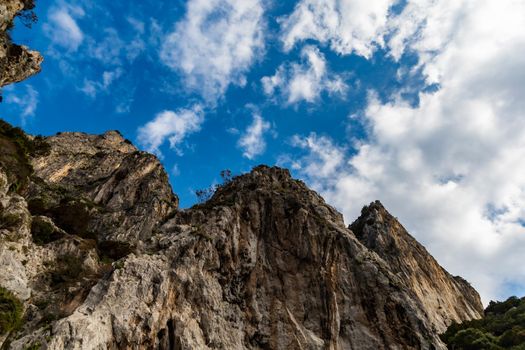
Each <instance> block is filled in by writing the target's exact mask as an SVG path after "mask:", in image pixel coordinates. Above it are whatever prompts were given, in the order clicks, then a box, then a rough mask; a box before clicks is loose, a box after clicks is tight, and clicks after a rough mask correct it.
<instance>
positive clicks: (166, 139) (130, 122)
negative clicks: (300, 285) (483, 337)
mask: <svg viewBox="0 0 525 350" xmlns="http://www.w3.org/2000/svg"><path fill="white" fill-rule="evenodd" d="M36 12H37V15H38V17H39V21H38V23H36V24H35V25H34V26H33V28H32V29H27V28H25V27H23V26H22V25H18V26H17V27H16V29H15V31H14V33H13V37H14V39H15V41H17V42H19V43H22V44H25V45H27V46H29V47H31V48H33V49H36V50H38V51H40V52H42V53H43V55H44V57H45V61H44V63H43V65H42V72H41V73H40V74H39V75H37V76H35V77H32V78H30V79H28V80H27V81H25V82H22V83H19V84H16V85H14V86H11V87H8V88H6V89H5V90H4V95H5V103H3V104H2V105H1V106H0V108H1V110H2V116H3V117H4V118H5V119H7V120H8V121H9V122H11V123H13V124H16V125H19V126H22V127H24V128H25V129H26V130H27V131H28V132H30V133H32V134H43V135H51V134H54V133H56V132H58V131H84V132H88V133H102V132H104V131H105V130H108V129H118V130H120V131H121V132H122V134H123V135H124V136H125V137H126V138H128V139H130V140H131V141H133V142H134V143H135V144H136V145H137V146H138V147H140V148H141V149H143V150H147V151H150V152H154V153H156V154H157V155H158V156H159V157H160V158H161V160H162V162H163V164H164V165H165V167H166V170H167V171H168V173H169V175H170V179H171V182H172V184H173V188H174V192H175V193H177V195H178V196H179V197H180V200H181V206H182V207H189V206H191V205H192V204H193V203H195V201H196V197H195V195H194V190H195V189H199V188H204V187H208V186H209V185H211V184H213V183H216V182H218V181H220V177H219V173H220V171H221V170H223V169H231V170H232V172H233V173H234V174H237V173H242V172H246V171H249V170H250V169H251V168H252V167H253V166H255V165H257V164H261V163H265V164H271V165H272V164H277V165H281V166H285V167H288V168H290V169H291V170H292V173H293V174H294V176H296V177H298V178H301V179H303V180H305V181H306V182H307V183H308V184H309V185H310V186H311V187H313V188H314V189H316V190H317V191H319V192H320V193H321V194H322V195H323V196H324V197H325V198H326V199H327V201H328V202H329V203H330V204H332V205H334V206H336V207H337V208H338V209H339V210H340V211H342V212H343V214H344V216H345V220H346V221H347V223H350V222H351V221H352V220H353V219H354V218H356V217H357V215H358V213H359V210H360V209H361V207H362V206H363V205H364V204H367V203H369V202H370V201H372V200H375V199H380V200H381V201H382V202H383V203H384V204H385V205H386V207H387V208H388V209H389V210H390V211H391V212H392V213H393V215H395V216H397V217H398V218H399V219H400V220H401V222H402V223H403V224H404V225H405V226H406V227H407V228H408V229H409V231H410V232H411V233H413V235H414V236H416V238H417V239H418V240H420V241H421V242H422V243H424V244H425V246H426V247H427V248H428V249H429V250H430V252H431V253H432V254H433V255H434V256H435V257H436V258H437V259H438V261H439V262H440V263H442V264H443V265H444V266H445V267H446V268H447V269H448V270H449V271H450V272H452V273H453V274H460V275H462V276H464V277H466V278H467V279H468V280H469V281H471V282H472V283H473V284H474V286H475V287H476V288H477V289H478V290H479V291H480V292H481V294H482V296H483V298H484V300H485V301H488V300H490V299H493V298H500V299H501V298H503V297H506V296H508V295H509V294H516V293H517V294H525V270H524V268H523V267H522V263H521V260H522V259H521V258H522V251H523V248H525V236H524V235H525V227H524V226H523V222H524V218H525V178H523V176H520V174H523V172H524V171H525V165H524V163H525V162H524V160H525V131H524V130H525V118H524V111H525V108H524V102H523V101H524V99H523V96H524V95H525V94H524V93H525V90H524V89H525V88H524V86H525V84H524V83H525V73H524V72H525V49H524V48H525V34H524V33H523V31H522V30H521V27H522V23H525V18H523V17H525V2H524V1H509V2H505V3H502V4H498V3H496V2H495V1H490V0H482V1H469V0H460V1H455V2H454V3H451V2H449V1H445V0H438V1H430V0H417V1H416V0H405V1H396V0H374V1H365V0H296V1H285V2H282V1H281V2H278V1H271V0H267V1H263V0H188V1H176V2H167V1H164V2H163V1H112V2H107V1H101V0H81V1H77V2H75V4H71V3H68V2H65V1H58V0H53V1H38V2H37V10H36Z"/></svg>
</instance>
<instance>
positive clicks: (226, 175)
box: [195, 169, 235, 205]
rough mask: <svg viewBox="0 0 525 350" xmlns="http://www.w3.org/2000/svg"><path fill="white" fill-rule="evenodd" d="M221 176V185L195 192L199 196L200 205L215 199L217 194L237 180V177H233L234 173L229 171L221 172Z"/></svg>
mask: <svg viewBox="0 0 525 350" xmlns="http://www.w3.org/2000/svg"><path fill="white" fill-rule="evenodd" d="M220 176H221V179H222V183H221V184H219V185H212V186H210V187H208V188H203V189H200V190H196V191H195V195H196V196H197V200H198V202H199V205H202V204H204V203H205V202H207V201H209V200H210V199H211V198H212V197H213V195H214V194H215V192H217V191H218V190H220V189H222V188H224V187H226V186H227V185H228V184H230V183H231V182H232V181H233V180H234V179H235V176H233V175H232V171H231V170H229V169H224V170H221V172H220Z"/></svg>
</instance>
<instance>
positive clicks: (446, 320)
mask: <svg viewBox="0 0 525 350" xmlns="http://www.w3.org/2000/svg"><path fill="white" fill-rule="evenodd" d="M349 228H350V229H351V230H352V232H354V234H355V235H356V237H357V238H358V239H359V240H360V241H361V242H362V243H363V244H364V245H365V246H366V247H367V248H368V249H370V250H372V251H374V252H375V253H377V254H378V255H379V256H380V257H381V258H382V259H383V260H384V261H385V262H386V263H387V264H388V266H389V268H390V269H391V271H392V272H393V273H395V274H396V276H398V277H399V278H400V279H401V280H402V281H403V284H404V285H406V286H407V288H408V289H409V290H410V291H411V292H413V293H414V294H415V296H414V299H417V300H420V301H421V306H422V308H423V310H424V311H425V313H426V314H427V315H428V317H429V318H430V319H431V320H432V324H433V326H434V327H435V329H436V331H437V332H439V333H442V332H444V331H445V330H446V328H447V326H448V325H450V323H451V322H452V321H458V320H465V319H472V318H477V317H479V315H480V314H483V309H482V307H481V305H482V304H481V300H480V298H479V295H478V294H477V292H476V291H475V290H474V289H473V288H472V287H471V286H470V284H468V282H466V281H465V280H464V279H462V278H461V277H458V276H456V277H453V276H451V275H450V274H449V273H448V272H447V271H445V270H444V269H443V268H442V267H441V266H440V265H439V264H438V263H437V261H436V260H435V259H434V258H433V257H432V256H431V255H430V254H429V253H428V251H427V250H426V249H425V247H423V246H422V245H421V244H419V243H418V242H417V241H416V240H415V239H414V238H413V237H412V236H411V235H410V234H409V233H408V232H407V231H406V230H405V228H404V227H403V226H402V225H401V224H400V223H399V221H397V219H396V218H394V217H393V216H392V215H390V213H388V211H387V210H386V209H385V208H384V207H383V205H382V204H381V203H380V202H379V201H376V202H374V203H371V204H370V205H369V206H366V207H364V208H363V210H362V212H361V216H360V217H359V218H358V219H357V220H356V221H355V222H354V223H352V224H351V225H350V227H349Z"/></svg>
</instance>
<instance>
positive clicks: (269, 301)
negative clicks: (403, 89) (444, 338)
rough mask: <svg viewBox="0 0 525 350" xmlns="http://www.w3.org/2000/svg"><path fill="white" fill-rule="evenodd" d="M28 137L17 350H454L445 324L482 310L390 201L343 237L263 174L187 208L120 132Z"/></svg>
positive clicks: (277, 172)
mask: <svg viewBox="0 0 525 350" xmlns="http://www.w3.org/2000/svg"><path fill="white" fill-rule="evenodd" d="M28 140H29V141H30V142H37V141H38V143H37V145H38V147H36V146H35V147H30V146H27V148H30V149H32V150H33V151H32V153H31V154H30V155H29V156H28V157H27V162H28V165H29V166H30V168H31V172H30V175H29V176H28V180H27V184H26V185H24V186H22V185H21V186H13V184H10V183H9V182H13V181H21V179H20V178H19V177H16V176H9V175H8V174H7V172H9V170H8V169H5V168H3V170H2V172H0V175H1V174H4V175H2V176H1V177H0V180H1V181H0V184H3V185H2V187H0V189H1V190H2V191H0V193H1V194H2V199H1V200H0V202H1V203H3V205H2V215H4V216H5V215H8V214H9V213H18V214H20V220H14V222H15V223H14V224H11V226H9V227H8V228H2V229H1V230H0V234H1V237H2V238H1V239H0V247H1V248H0V252H2V253H1V254H0V257H1V259H3V261H7V262H9V263H8V265H9V266H10V269H9V272H8V273H3V274H0V285H2V286H5V287H6V288H9V289H10V290H11V291H13V292H15V294H16V295H17V296H18V297H19V298H20V299H22V300H24V303H25V307H26V319H25V321H24V325H23V327H22V328H20V329H19V330H17V331H16V332H15V333H13V334H10V335H9V336H8V337H7V338H6V340H5V343H6V344H7V343H9V346H8V348H12V349H24V348H25V347H27V346H31V345H35V344H36V345H41V346H42V347H44V348H47V349H144V348H156V349H444V345H443V344H442V343H441V341H440V340H439V338H438V333H439V332H441V331H443V330H444V327H446V326H447V325H448V324H450V322H452V321H461V320H465V319H471V318H476V317H479V316H480V314H481V311H482V306H481V302H480V300H479V296H478V295H477V293H476V292H475V291H474V290H473V289H472V287H470V286H469V285H468V284H466V283H465V282H464V281H462V280H460V279H458V278H454V277H452V276H450V275H449V274H448V273H447V272H446V271H444V270H443V269H442V268H441V267H440V266H439V265H438V264H437V262H436V261H435V260H434V259H433V258H432V257H431V256H430V255H429V254H428V252H427V251H426V250H425V249H424V248H423V247H422V246H420V245H419V244H418V243H417V242H416V241H415V240H414V239H413V238H412V237H410V236H409V235H408V233H406V231H405V230H404V229H403V228H402V226H401V225H400V224H399V223H398V222H397V221H396V220H395V219H394V218H393V217H391V216H390V214H388V212H387V211H386V210H385V209H384V208H383V207H382V206H381V205H380V204H379V203H373V204H372V205H371V206H369V207H367V208H365V209H364V211H363V214H362V216H361V217H360V218H359V219H358V220H357V221H356V222H355V223H354V224H353V225H351V228H347V227H345V225H344V222H343V219H342V216H341V214H339V213H338V212H337V211H336V210H335V209H334V208H332V207H330V206H329V205H327V204H326V203H325V202H324V200H323V199H322V198H321V197H320V196H319V195H318V194H316V193H315V192H313V191H311V190H309V189H308V188H307V187H306V186H305V185H304V183H302V182H301V181H298V180H294V179H292V178H291V176H290V174H289V173H288V171H287V170H285V169H280V168H275V167H274V168H270V167H266V166H260V167H257V168H254V169H253V170H252V171H251V172H250V173H248V174H245V175H242V176H239V177H236V178H234V179H233V180H232V181H231V182H229V183H227V184H225V185H223V186H221V187H220V189H219V190H218V191H217V192H216V193H215V195H214V196H213V197H212V198H211V199H210V200H209V201H207V202H205V203H203V204H200V205H197V206H194V207H193V208H191V209H187V210H179V209H178V201H177V198H176V196H174V195H173V194H172V192H171V188H170V186H169V183H168V180H167V176H166V174H165V172H164V170H163V169H162V167H161V165H160V163H159V162H158V160H157V159H156V158H155V157H154V156H152V155H149V154H147V153H144V152H139V151H138V150H137V149H136V148H135V147H134V146H133V145H131V144H130V143H129V142H128V141H126V140H124V139H123V138H122V136H120V134H119V133H117V132H108V133H105V134H103V135H98V136H95V135H86V134H82V133H64V134H60V135H56V136H52V137H49V138H44V139H34V138H28ZM0 141H1V140H0ZM29 141H28V142H29ZM6 142H7V141H6ZM13 152H14V151H13ZM10 159H11V158H10ZM4 163H5V162H4ZM71 212H72V213H74V215H73V217H72V218H73V220H70V219H71V217H70V216H69V215H68V213H71ZM79 217H80V218H83V219H85V222H84V221H83V220H75V219H78V218H79ZM8 237H9V238H8ZM6 264H7V263H6ZM46 300H51V303H46ZM0 340H1V339H0Z"/></svg>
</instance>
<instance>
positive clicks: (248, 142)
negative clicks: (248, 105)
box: [237, 114, 271, 159]
mask: <svg viewBox="0 0 525 350" xmlns="http://www.w3.org/2000/svg"><path fill="white" fill-rule="evenodd" d="M270 128H271V125H270V123H269V122H267V121H265V120H264V119H263V118H262V117H261V116H260V115H259V114H254V116H253V122H252V123H251V124H250V125H249V126H248V128H247V129H246V131H245V132H244V133H243V134H242V136H241V138H240V139H239V142H238V143H237V144H238V146H239V147H240V148H241V149H242V150H243V156H244V157H246V158H248V159H254V158H255V157H256V156H258V155H260V154H263V153H264V151H265V149H266V141H265V140H264V134H265V133H267V132H268V131H269V130H270Z"/></svg>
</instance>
